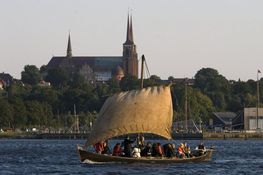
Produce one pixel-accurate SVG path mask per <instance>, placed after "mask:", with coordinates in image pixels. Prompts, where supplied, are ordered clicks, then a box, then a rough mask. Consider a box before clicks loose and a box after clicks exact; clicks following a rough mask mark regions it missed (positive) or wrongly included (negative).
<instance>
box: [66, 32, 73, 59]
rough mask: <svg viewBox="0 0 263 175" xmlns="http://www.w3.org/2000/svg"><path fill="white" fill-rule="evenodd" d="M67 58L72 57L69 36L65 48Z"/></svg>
mask: <svg viewBox="0 0 263 175" xmlns="http://www.w3.org/2000/svg"><path fill="white" fill-rule="evenodd" d="M66 57H67V58H71V57H72V49H71V41H70V34H69V35H68V47H67V56H66Z"/></svg>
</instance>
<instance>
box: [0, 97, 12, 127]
mask: <svg viewBox="0 0 263 175" xmlns="http://www.w3.org/2000/svg"><path fill="white" fill-rule="evenodd" d="M12 122H13V107H12V105H10V104H9V103H8V101H7V100H6V99H4V98H0V127H12V125H13V123H12Z"/></svg>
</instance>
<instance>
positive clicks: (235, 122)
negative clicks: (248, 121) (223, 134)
mask: <svg viewBox="0 0 263 175" xmlns="http://www.w3.org/2000/svg"><path fill="white" fill-rule="evenodd" d="M242 119H243V114H242V112H238V113H234V112H213V115H212V117H211V118H210V119H209V128H210V129H213V130H215V131H223V130H234V129H238V130H240V129H243V121H242Z"/></svg>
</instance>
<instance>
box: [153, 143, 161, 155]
mask: <svg viewBox="0 0 263 175" xmlns="http://www.w3.org/2000/svg"><path fill="white" fill-rule="evenodd" d="M152 156H154V157H155V156H157V157H162V156H163V149H162V146H161V144H160V143H159V142H158V143H154V144H153V147H152Z"/></svg>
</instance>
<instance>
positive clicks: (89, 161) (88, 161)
mask: <svg viewBox="0 0 263 175" xmlns="http://www.w3.org/2000/svg"><path fill="white" fill-rule="evenodd" d="M82 163H84V164H92V165H93V164H105V162H95V161H92V160H88V159H86V160H84V161H83V162H82Z"/></svg>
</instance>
